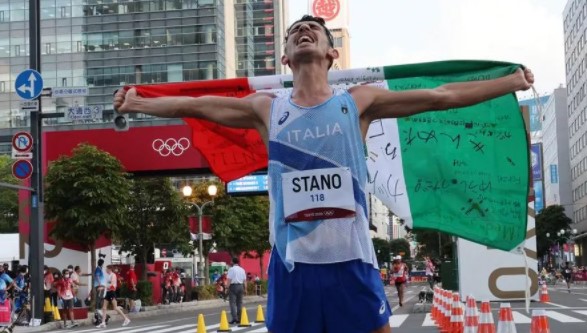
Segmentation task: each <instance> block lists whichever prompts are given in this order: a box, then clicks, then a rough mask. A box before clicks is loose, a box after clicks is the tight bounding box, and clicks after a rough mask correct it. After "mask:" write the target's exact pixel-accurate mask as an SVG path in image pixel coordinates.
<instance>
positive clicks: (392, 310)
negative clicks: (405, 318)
mask: <svg viewBox="0 0 587 333" xmlns="http://www.w3.org/2000/svg"><path fill="white" fill-rule="evenodd" d="M414 297H416V296H415V295H414V296H412V297H408V298H407V299H404V304H406V303H408V302H409V301H410V300H412V298H414ZM397 309H399V304H398V305H396V306H394V307H393V308H392V309H391V312H395V311H396V310H397Z"/></svg>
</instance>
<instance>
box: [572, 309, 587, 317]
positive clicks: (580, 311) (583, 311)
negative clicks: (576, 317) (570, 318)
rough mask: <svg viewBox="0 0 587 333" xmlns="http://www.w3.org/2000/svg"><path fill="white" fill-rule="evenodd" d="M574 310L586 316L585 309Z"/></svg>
mask: <svg viewBox="0 0 587 333" xmlns="http://www.w3.org/2000/svg"><path fill="white" fill-rule="evenodd" d="M574 312H577V313H579V314H582V315H585V316H587V311H585V310H575V311H574Z"/></svg>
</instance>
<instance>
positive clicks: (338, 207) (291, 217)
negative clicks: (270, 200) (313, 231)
mask: <svg viewBox="0 0 587 333" xmlns="http://www.w3.org/2000/svg"><path fill="white" fill-rule="evenodd" d="M282 189H283V210H284V216H285V222H304V221H315V220H326V219H338V218H345V217H353V216H355V198H354V194H353V177H352V175H351V172H350V170H349V169H348V168H329V169H315V170H304V171H293V172H288V173H285V174H283V175H282Z"/></svg>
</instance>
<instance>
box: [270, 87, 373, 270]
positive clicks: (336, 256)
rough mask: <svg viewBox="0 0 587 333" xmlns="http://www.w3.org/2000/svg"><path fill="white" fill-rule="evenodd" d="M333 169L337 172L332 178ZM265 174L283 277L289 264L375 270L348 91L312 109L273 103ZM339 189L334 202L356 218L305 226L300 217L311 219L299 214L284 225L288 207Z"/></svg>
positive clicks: (360, 148)
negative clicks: (358, 263) (358, 264)
mask: <svg viewBox="0 0 587 333" xmlns="http://www.w3.org/2000/svg"><path fill="white" fill-rule="evenodd" d="M331 170H335V172H334V176H332V173H331V172H330V171H331ZM336 170H342V171H341V172H342V173H344V174H345V175H346V176H345V177H346V178H344V179H348V182H346V183H347V186H346V187H341V186H340V182H341V178H340V177H339V175H338V174H337V172H336ZM300 174H301V175H300ZM268 175H269V195H270V198H271V200H270V201H271V207H270V214H269V219H270V220H269V228H270V242H271V244H272V246H273V247H274V248H275V250H277V253H278V254H279V256H280V257H281V259H282V261H283V262H284V263H285V265H286V268H287V269H288V270H289V271H292V270H293V269H294V263H295V262H300V263H310V264H325V263H336V262H345V261H351V260H356V259H359V260H362V261H363V262H365V263H369V264H372V265H373V266H374V268H378V267H377V259H376V256H375V251H374V249H373V243H372V241H371V237H370V233H369V223H368V218H367V217H368V212H367V199H366V192H365V186H366V182H367V165H366V162H365V155H364V143H363V139H362V135H361V129H360V126H359V113H358V110H357V107H356V105H355V102H354V100H353V98H352V97H351V95H350V94H349V93H348V92H347V91H346V90H334V92H333V96H332V97H331V98H330V99H328V100H327V101H325V102H324V103H322V104H319V105H316V106H313V107H302V106H299V105H296V104H295V103H294V102H293V101H292V100H291V94H287V95H283V96H278V97H276V98H275V99H274V100H273V103H272V106H271V115H270V124H269V168H268ZM292 175H294V176H292ZM337 177H338V178H337ZM349 183H352V184H349ZM284 184H285V185H284ZM290 185H291V186H290ZM321 189H324V190H325V191H326V192H321ZM337 190H338V191H339V192H337V196H338V197H340V196H341V195H342V196H344V198H343V199H345V201H346V202H347V203H350V204H348V205H347V208H350V210H353V211H354V214H353V216H349V215H348V214H347V215H345V214H342V215H336V214H335V215H331V217H330V218H325V219H320V218H314V219H313V220H311V221H309V220H304V218H303V217H302V218H300V216H310V215H299V214H298V215H296V216H298V218H297V219H295V218H294V219H293V220H294V222H289V221H291V219H290V218H291V216H293V215H289V213H287V212H288V211H291V210H292V209H293V208H291V207H292V206H296V207H297V206H300V205H301V206H304V205H306V204H311V202H312V201H314V200H324V195H323V193H327V195H326V197H327V198H329V196H328V193H329V191H331V192H332V191H337ZM342 190H344V191H343V192H340V191H342ZM304 191H306V192H304ZM294 192H295V193H294ZM284 193H285V196H286V197H284ZM341 193H344V194H341ZM339 201H340V200H338V201H336V200H335V201H333V202H339ZM348 206H353V207H348ZM294 208H295V207H294ZM295 210H296V209H294V211H295ZM304 211H306V212H309V211H311V209H310V210H304ZM348 211H349V209H347V210H345V212H348ZM309 214H312V213H309ZM294 215H295V214H294ZM314 216H315V215H314ZM319 216H322V215H319ZM332 216H335V218H332ZM339 216H340V217H339ZM286 220H287V221H286Z"/></svg>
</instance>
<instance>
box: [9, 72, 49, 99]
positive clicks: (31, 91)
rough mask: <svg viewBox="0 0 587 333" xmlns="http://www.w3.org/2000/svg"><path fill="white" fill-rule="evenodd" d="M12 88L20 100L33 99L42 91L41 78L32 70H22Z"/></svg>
mask: <svg viewBox="0 0 587 333" xmlns="http://www.w3.org/2000/svg"><path fill="white" fill-rule="evenodd" d="M14 88H15V89H16V93H17V94H18V96H20V98H23V99H35V98H37V97H39V95H40V94H41V92H42V91H43V78H42V77H41V74H40V73H39V72H37V71H36V70H34V69H27V70H24V71H22V72H20V74H18V76H17V77H16V82H15V83H14Z"/></svg>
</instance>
